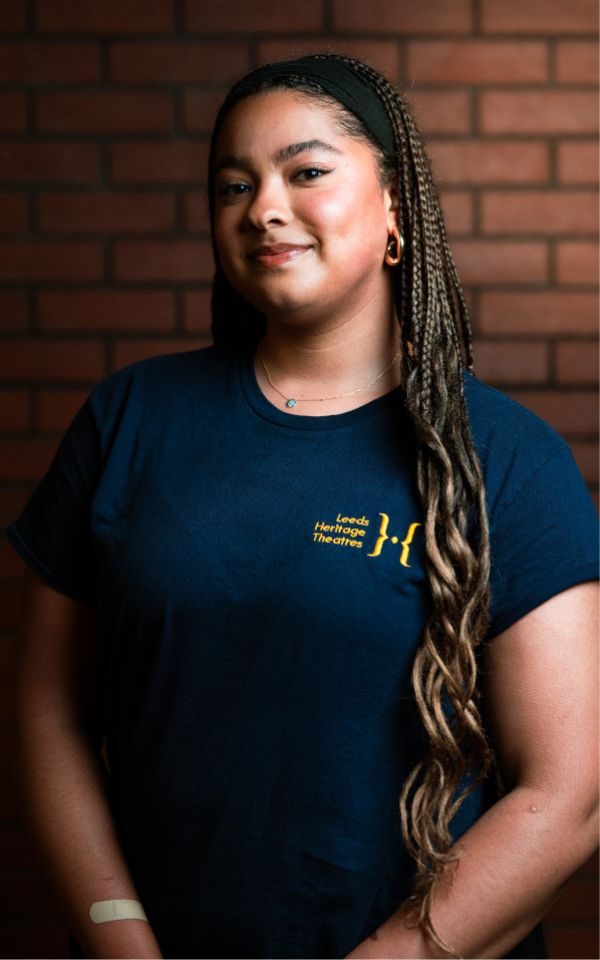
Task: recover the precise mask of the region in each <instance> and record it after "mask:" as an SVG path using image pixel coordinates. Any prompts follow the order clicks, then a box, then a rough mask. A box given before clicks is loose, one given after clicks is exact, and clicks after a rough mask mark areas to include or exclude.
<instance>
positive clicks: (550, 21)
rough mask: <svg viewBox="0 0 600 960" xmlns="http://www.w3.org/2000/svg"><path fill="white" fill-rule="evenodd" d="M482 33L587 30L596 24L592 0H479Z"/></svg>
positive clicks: (585, 31) (595, 7) (596, 9)
mask: <svg viewBox="0 0 600 960" xmlns="http://www.w3.org/2000/svg"><path fill="white" fill-rule="evenodd" d="M481 17H482V29H483V32H484V33H550V34H552V33H590V32H592V33H593V32H595V31H596V29H597V26H598V8H597V5H596V2H595V0H570V2H569V3H564V2H563V0H502V2H501V3H499V2H498V0H482V2H481Z"/></svg>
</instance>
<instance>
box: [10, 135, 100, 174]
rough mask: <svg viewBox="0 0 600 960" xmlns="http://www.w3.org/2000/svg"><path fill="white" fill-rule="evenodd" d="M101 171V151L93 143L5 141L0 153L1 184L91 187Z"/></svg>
mask: <svg viewBox="0 0 600 960" xmlns="http://www.w3.org/2000/svg"><path fill="white" fill-rule="evenodd" d="M99 170H100V166H99V157H98V147H97V146H96V145H95V144H92V143H69V142H68V141H64V142H60V143H20V142H17V141H14V142H13V141H4V142H3V144H2V149H1V150H0V182H1V181H14V182H15V183H17V182H33V183H35V184H36V185H38V183H40V182H41V183H45V182H49V181H50V182H52V181H68V182H71V183H91V182H93V181H95V180H97V179H98V175H99Z"/></svg>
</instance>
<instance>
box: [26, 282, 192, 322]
mask: <svg viewBox="0 0 600 960" xmlns="http://www.w3.org/2000/svg"><path fill="white" fill-rule="evenodd" d="M174 323H175V313H174V303H173V294H172V293H171V292H169V291H166V290H117V289H111V290H44V291H42V292H41V293H40V296H39V326H40V329H41V330H73V331H74V330H93V331H98V332H99V333H104V332H112V331H114V332H119V331H123V330H146V331H150V330H165V331H166V330H171V329H172V328H173V326H174Z"/></svg>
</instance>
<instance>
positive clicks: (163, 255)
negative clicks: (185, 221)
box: [115, 240, 214, 282]
mask: <svg viewBox="0 0 600 960" xmlns="http://www.w3.org/2000/svg"><path fill="white" fill-rule="evenodd" d="M213 272H214V265H213V259H212V250H211V247H210V244H209V243H205V242H203V241H196V240H169V241H162V242H161V241H133V240H132V241H128V240H119V241H117V242H116V243H115V276H116V277H117V279H118V280H149V281H164V282H181V281H192V282H193V281H198V280H200V281H201V280H210V279H212V275H213Z"/></svg>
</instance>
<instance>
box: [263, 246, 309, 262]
mask: <svg viewBox="0 0 600 960" xmlns="http://www.w3.org/2000/svg"><path fill="white" fill-rule="evenodd" d="M310 249H311V248H310V246H307V247H302V246H298V247H295V246H292V245H291V244H281V245H278V246H276V247H261V248H259V249H258V250H257V251H256V252H255V253H253V254H252V255H251V256H250V259H251V260H252V261H253V262H254V263H259V264H260V265H261V266H263V267H280V266H283V264H285V263H290V262H291V261H293V260H298V259H299V258H300V257H302V256H304V254H305V253H307V252H308V251H309V250H310Z"/></svg>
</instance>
